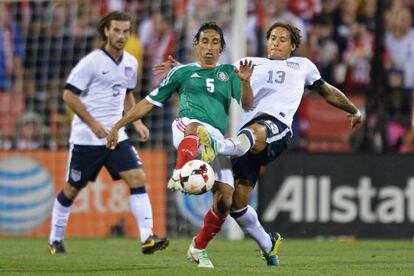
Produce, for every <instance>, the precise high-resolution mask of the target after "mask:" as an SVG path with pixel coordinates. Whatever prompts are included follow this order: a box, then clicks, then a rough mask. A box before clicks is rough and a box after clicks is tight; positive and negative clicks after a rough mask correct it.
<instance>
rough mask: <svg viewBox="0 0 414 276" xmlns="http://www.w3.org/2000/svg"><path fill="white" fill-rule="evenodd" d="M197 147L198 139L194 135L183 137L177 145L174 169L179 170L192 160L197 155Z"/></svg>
mask: <svg viewBox="0 0 414 276" xmlns="http://www.w3.org/2000/svg"><path fill="white" fill-rule="evenodd" d="M199 145H200V144H199V141H198V137H197V136H196V135H188V136H185V137H184V139H183V140H181V142H180V144H179V145H178V149H177V163H176V164H175V169H181V168H182V167H183V166H184V165H185V163H187V162H188V161H190V160H193V159H194V158H195V156H196V155H197V151H198V146H199Z"/></svg>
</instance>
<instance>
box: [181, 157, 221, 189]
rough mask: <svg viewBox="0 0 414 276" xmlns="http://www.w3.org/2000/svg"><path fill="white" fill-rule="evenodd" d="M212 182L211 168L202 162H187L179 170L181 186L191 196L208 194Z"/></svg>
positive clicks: (212, 172)
mask: <svg viewBox="0 0 414 276" xmlns="http://www.w3.org/2000/svg"><path fill="white" fill-rule="evenodd" d="M214 181H215V176H214V170H213V168H212V167H211V166H210V165H209V164H208V163H206V162H204V161H202V160H198V159H195V160H191V161H188V162H187V163H186V164H185V165H184V166H183V167H182V168H181V171H180V183H181V186H182V187H183V189H184V190H185V191H186V192H187V193H189V194H191V195H201V194H204V193H206V192H208V191H209V190H210V189H211V188H212V187H213V185H214Z"/></svg>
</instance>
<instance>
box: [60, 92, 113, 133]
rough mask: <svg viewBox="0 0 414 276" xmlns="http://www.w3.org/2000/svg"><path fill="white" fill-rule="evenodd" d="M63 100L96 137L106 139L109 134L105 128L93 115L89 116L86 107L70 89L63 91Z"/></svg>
mask: <svg viewBox="0 0 414 276" xmlns="http://www.w3.org/2000/svg"><path fill="white" fill-rule="evenodd" d="M62 98H63V100H64V101H65V103H66V104H67V105H68V106H69V107H70V109H72V111H73V112H74V113H75V114H76V115H78V117H79V118H80V119H81V120H82V121H84V122H85V123H86V124H87V125H88V126H89V127H90V128H91V130H92V131H93V133H95V135H96V137H98V138H105V137H106V135H107V134H108V132H107V130H106V129H105V127H104V126H103V125H102V124H101V123H100V122H98V121H97V120H95V118H93V117H92V116H91V114H89V112H88V111H87V110H86V108H85V106H84V105H83V103H82V102H81V100H80V99H79V96H78V95H77V94H75V93H74V92H72V91H71V90H69V89H65V90H64V91H63V96H62Z"/></svg>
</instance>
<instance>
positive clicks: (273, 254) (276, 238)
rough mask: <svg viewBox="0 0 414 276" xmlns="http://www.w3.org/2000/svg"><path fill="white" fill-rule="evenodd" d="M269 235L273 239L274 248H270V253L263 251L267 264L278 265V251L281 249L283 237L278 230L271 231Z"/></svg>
mask: <svg viewBox="0 0 414 276" xmlns="http://www.w3.org/2000/svg"><path fill="white" fill-rule="evenodd" d="M269 237H270V239H271V241H272V249H270V251H269V253H264V252H263V257H264V259H265V260H266V263H267V265H270V266H278V265H279V258H278V256H277V251H278V250H279V246H280V243H281V241H282V240H283V238H282V236H281V235H280V234H279V233H277V232H272V233H269Z"/></svg>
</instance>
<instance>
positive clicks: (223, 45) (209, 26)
mask: <svg viewBox="0 0 414 276" xmlns="http://www.w3.org/2000/svg"><path fill="white" fill-rule="evenodd" d="M207 30H215V31H216V32H218V33H219V35H220V45H221V50H220V53H221V52H223V50H224V48H226V41H225V40H224V35H223V30H222V29H221V28H220V27H219V26H218V25H217V24H216V22H214V21H211V22H206V23H204V24H203V25H201V27H200V28H199V29H198V31H197V33H196V35H195V36H194V39H193V45H196V44H197V43H198V42H199V40H200V34H201V32H204V31H207Z"/></svg>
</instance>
